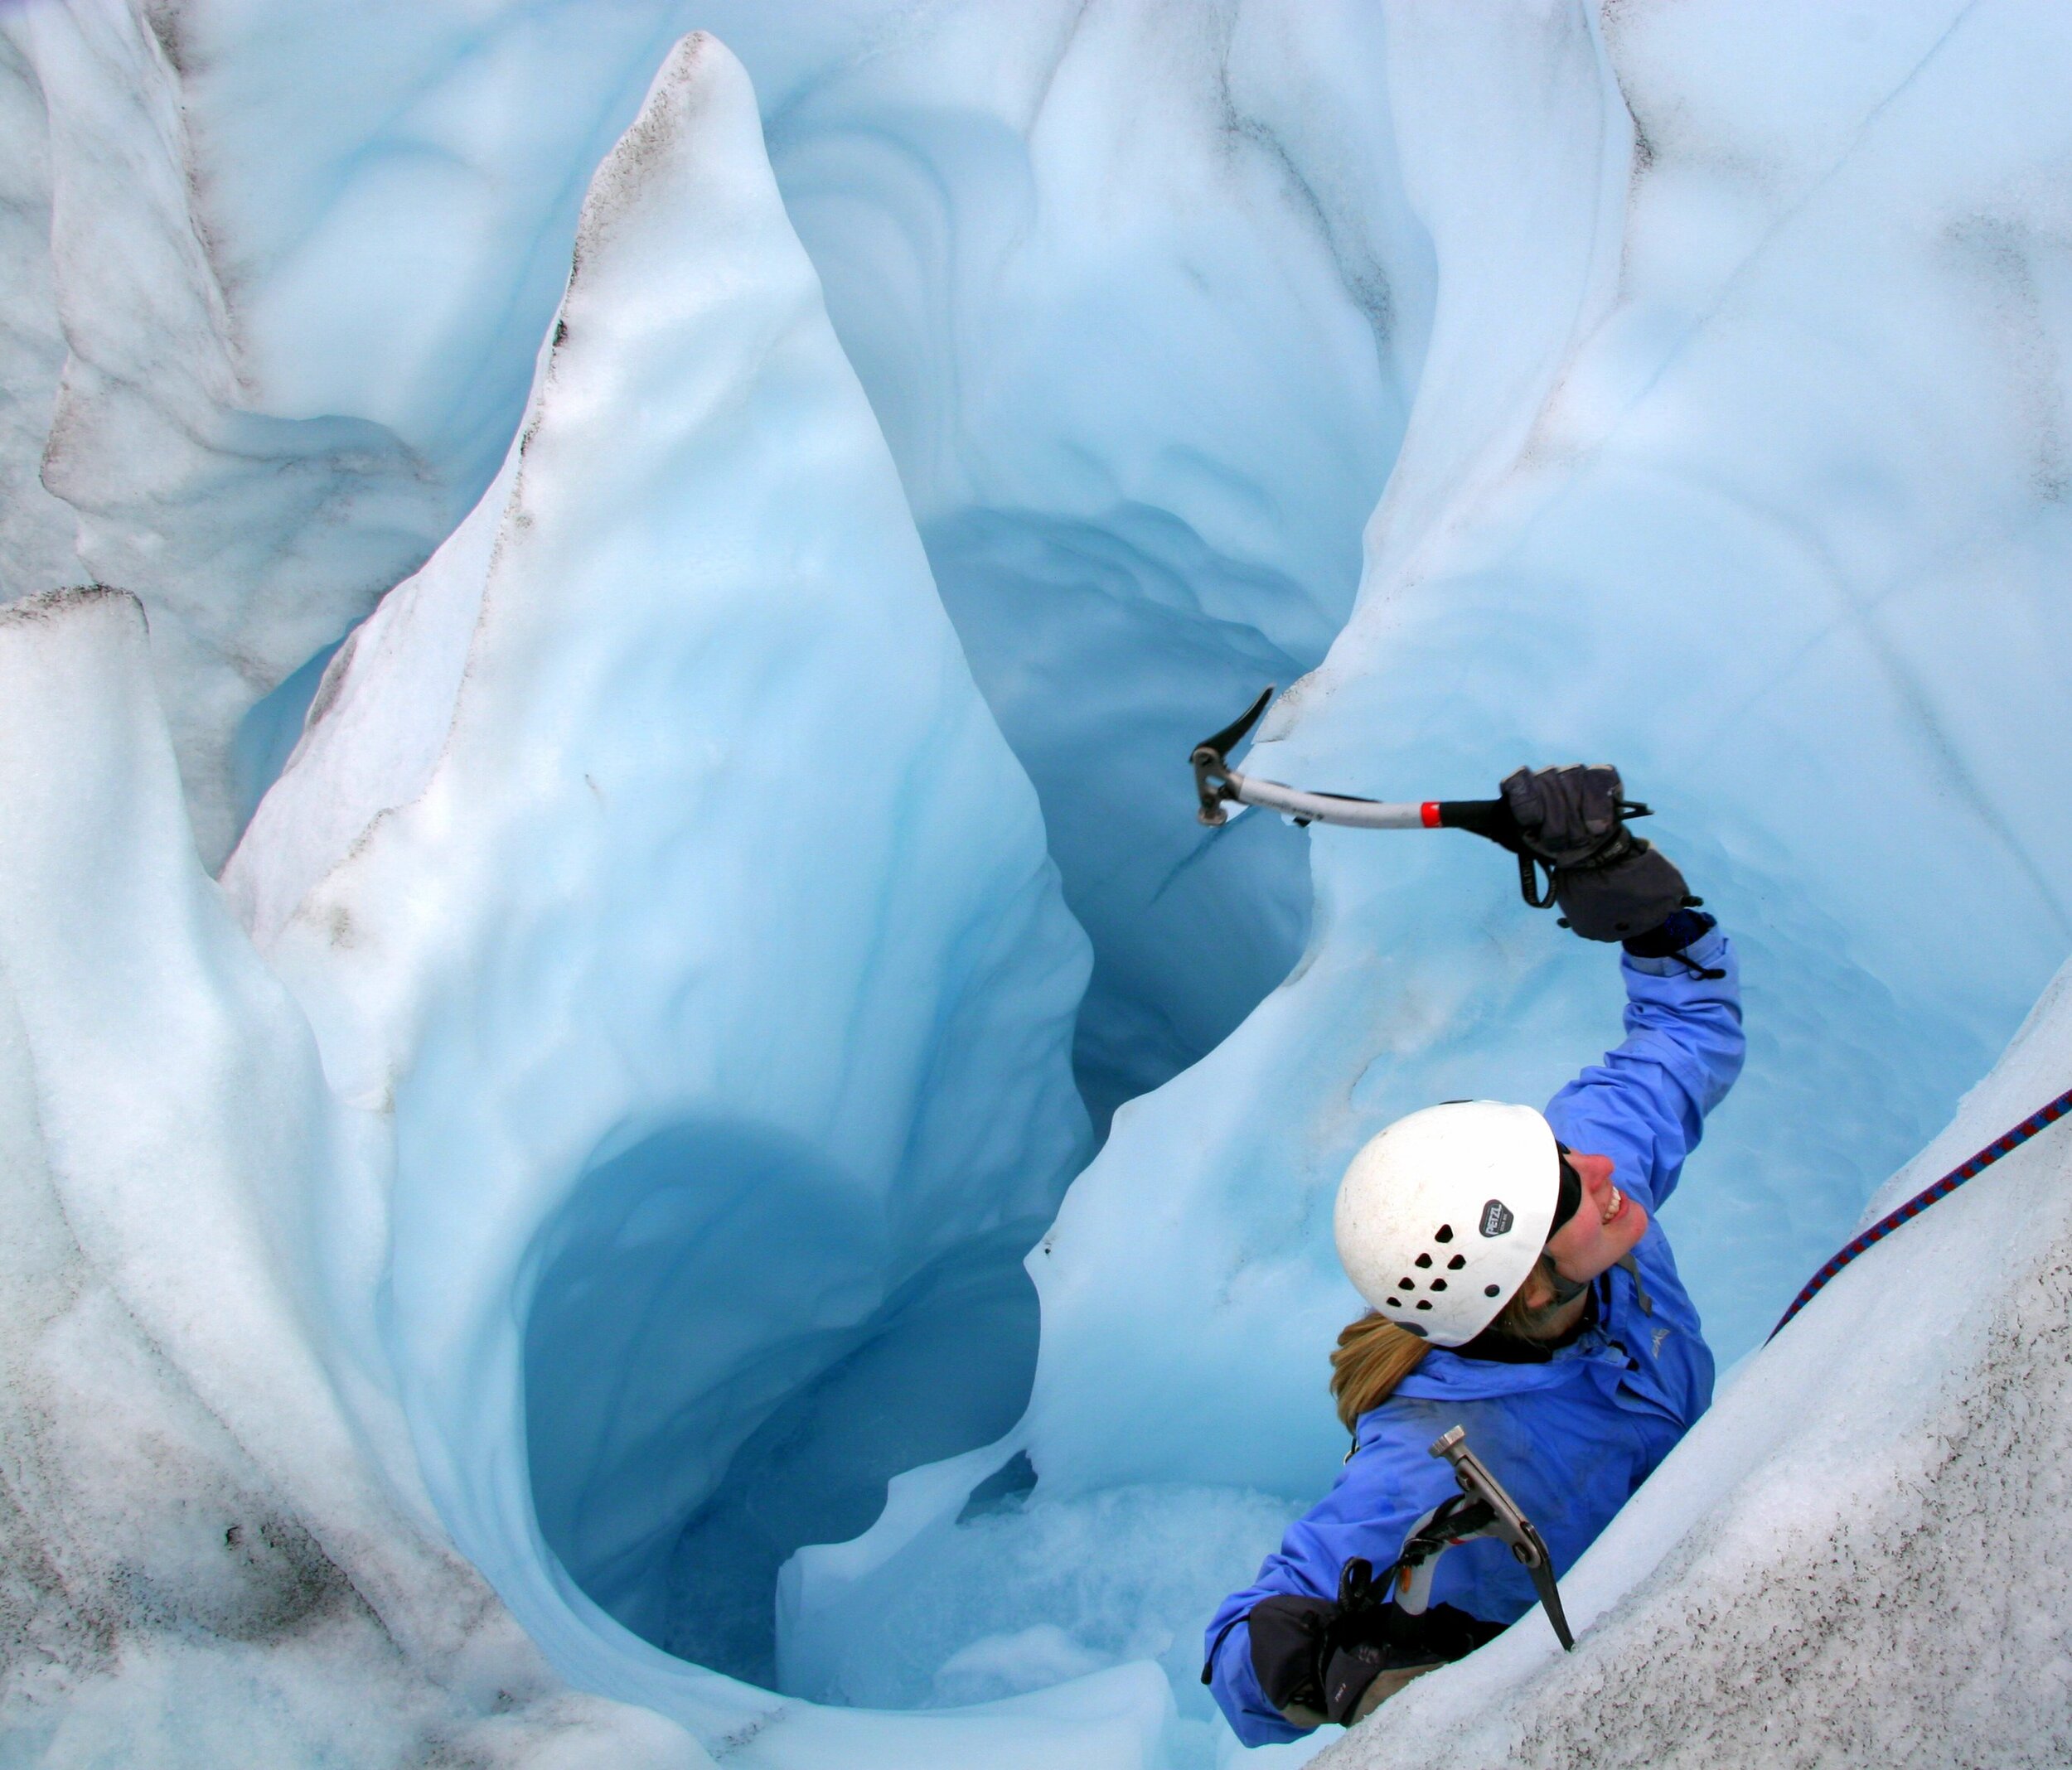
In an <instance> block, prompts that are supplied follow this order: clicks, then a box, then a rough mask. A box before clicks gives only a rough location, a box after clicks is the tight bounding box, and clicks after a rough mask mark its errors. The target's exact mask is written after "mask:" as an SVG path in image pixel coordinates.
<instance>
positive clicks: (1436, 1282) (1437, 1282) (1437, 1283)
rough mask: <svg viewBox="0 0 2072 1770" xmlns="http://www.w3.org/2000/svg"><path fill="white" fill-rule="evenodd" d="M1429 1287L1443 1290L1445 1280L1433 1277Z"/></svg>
mask: <svg viewBox="0 0 2072 1770" xmlns="http://www.w3.org/2000/svg"><path fill="white" fill-rule="evenodd" d="M1431 1288H1432V1289H1434V1290H1444V1289H1445V1288H1446V1281H1445V1279H1433V1280H1432V1281H1431Z"/></svg>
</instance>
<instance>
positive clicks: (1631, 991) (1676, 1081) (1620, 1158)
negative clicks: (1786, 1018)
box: [1547, 928, 1744, 1208]
mask: <svg viewBox="0 0 2072 1770" xmlns="http://www.w3.org/2000/svg"><path fill="white" fill-rule="evenodd" d="M1685 957H1687V959H1688V960H1690V961H1691V963H1690V964H1685V963H1684V962H1683V961H1682V960H1679V959H1673V958H1672V959H1637V958H1635V957H1634V955H1632V954H1630V953H1627V954H1624V955H1622V957H1621V959H1620V963H1619V969H1620V970H1621V972H1622V973H1623V974H1624V978H1625V982H1626V1016H1625V1018H1626V1039H1625V1042H1624V1044H1622V1045H1620V1046H1619V1048H1618V1049H1617V1050H1616V1051H1612V1052H1607V1053H1606V1054H1605V1060H1604V1062H1601V1063H1595V1064H1592V1065H1591V1066H1590V1068H1588V1069H1586V1070H1585V1071H1583V1073H1582V1074H1581V1075H1580V1076H1577V1077H1576V1080H1575V1081H1571V1083H1570V1084H1569V1085H1568V1086H1566V1088H1564V1089H1562V1090H1561V1092H1560V1093H1559V1094H1557V1095H1555V1096H1554V1098H1553V1099H1552V1100H1551V1101H1549V1102H1548V1104H1547V1120H1548V1122H1549V1123H1550V1124H1552V1125H1553V1127H1554V1132H1555V1134H1556V1136H1557V1137H1559V1138H1560V1139H1561V1141H1562V1142H1564V1143H1566V1144H1568V1145H1569V1146H1570V1147H1571V1149H1581V1150H1582V1151H1584V1152H1585V1153H1589V1154H1593V1155H1609V1156H1610V1157H1611V1158H1612V1159H1613V1161H1614V1163H1615V1164H1616V1167H1617V1169H1618V1173H1619V1184H1620V1185H1621V1186H1624V1187H1629V1188H1632V1187H1635V1186H1638V1187H1640V1188H1642V1189H1643V1190H1644V1202H1645V1203H1646V1204H1647V1205H1648V1206H1649V1207H1650V1208H1653V1207H1659V1206H1660V1205H1662V1204H1663V1202H1666V1201H1667V1200H1668V1197H1669V1195H1670V1194H1671V1193H1672V1192H1674V1191H1675V1190H1676V1186H1677V1180H1678V1179H1679V1178H1682V1173H1683V1163H1684V1160H1685V1158H1686V1157H1687V1156H1688V1155H1689V1154H1690V1153H1691V1152H1692V1150H1693V1149H1696V1148H1697V1145H1698V1139H1699V1137H1700V1135H1701V1134H1702V1130H1703V1128H1704V1122H1705V1115H1706V1114H1707V1113H1709V1112H1710V1111H1711V1110H1712V1109H1713V1108H1714V1107H1715V1106H1716V1105H1719V1103H1720V1101H1721V1100H1722V1099H1724V1098H1725V1097H1726V1091H1727V1090H1728V1089H1729V1088H1731V1087H1732V1086H1733V1085H1734V1079H1735V1077H1736V1076H1739V1075H1740V1072H1741V1059H1742V1056H1743V1052H1744V1040H1743V1038H1742V1035H1741V986H1740V967H1739V965H1737V963H1736V960H1735V956H1734V946H1733V943H1732V942H1731V941H1729V940H1728V939H1727V938H1726V936H1725V935H1724V934H1722V933H1721V931H1719V930H1718V929H1716V928H1713V929H1709V930H1707V931H1706V933H1705V934H1704V935H1703V936H1702V937H1701V938H1699V939H1698V940H1697V941H1693V942H1692V945H1690V946H1689V947H1688V948H1687V949H1686V950H1685ZM1694 970H1709V971H1710V970H1716V971H1720V972H1722V973H1724V975H1722V976H1720V977H1716V978H1709V977H1700V976H1697V975H1694V974H1693V972H1694Z"/></svg>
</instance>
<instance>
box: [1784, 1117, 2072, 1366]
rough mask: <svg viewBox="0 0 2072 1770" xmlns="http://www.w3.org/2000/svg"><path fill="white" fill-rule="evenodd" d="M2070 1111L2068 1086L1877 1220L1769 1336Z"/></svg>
mask: <svg viewBox="0 0 2072 1770" xmlns="http://www.w3.org/2000/svg"><path fill="white" fill-rule="evenodd" d="M2068 1112H2072V1088H2067V1089H2066V1090H2065V1092H2064V1093H2062V1094H2060V1095H2059V1096H2058V1097H2057V1098H2056V1099H2055V1100H2053V1101H2051V1102H2050V1105H2047V1106H2045V1107H2044V1108H2043V1109H2042V1110H2041V1111H2039V1112H2033V1113H2031V1114H2030V1115H2029V1116H2028V1117H2027V1118H2026V1119H2024V1120H2022V1121H2021V1124H2017V1125H2016V1126H2015V1128H2014V1129H2012V1130H2011V1131H2008V1132H2007V1133H2006V1134H2004V1135H2002V1136H1999V1137H1996V1138H1995V1139H1993V1140H1992V1142H1991V1143H1989V1144H1987V1145H1986V1147H1985V1148H1984V1149H1981V1150H1980V1151H1979V1152H1978V1154H1976V1155H1974V1156H1973V1157H1972V1158H1970V1159H1969V1160H1968V1161H1964V1162H1960V1163H1958V1165H1957V1166H1956V1167H1954V1168H1951V1169H1950V1171H1949V1173H1946V1174H1944V1176H1943V1178H1941V1179H1939V1180H1938V1181H1937V1182H1935V1183H1934V1185H1933V1186H1929V1187H1923V1188H1922V1190H1921V1191H1920V1192H1916V1193H1915V1195H1914V1196H1913V1197H1911V1198H1910V1199H1908V1200H1907V1202H1905V1204H1903V1205H1901V1206H1900V1207H1899V1209H1898V1210H1896V1211H1888V1212H1887V1213H1886V1215H1885V1216H1881V1217H1880V1218H1879V1219H1878V1220H1877V1221H1876V1222H1875V1223H1873V1224H1872V1225H1871V1226H1870V1227H1869V1228H1868V1229H1866V1231H1864V1232H1863V1233H1862V1234H1861V1235H1860V1236H1857V1238H1856V1240H1853V1241H1852V1242H1851V1243H1849V1245H1847V1247H1845V1248H1843V1249H1842V1250H1840V1251H1839V1252H1838V1253H1837V1254H1836V1255H1835V1256H1834V1258H1833V1259H1832V1260H1829V1261H1828V1264H1827V1265H1824V1266H1823V1267H1822V1268H1821V1269H1820V1270H1819V1271H1818V1272H1816V1273H1815V1274H1813V1276H1812V1277H1811V1278H1810V1279H1808V1280H1807V1281H1806V1286H1805V1289H1803V1290H1802V1291H1800V1292H1799V1294H1798V1295H1797V1296H1796V1297H1794V1298H1792V1302H1791V1307H1790V1308H1789V1309H1787V1310H1785V1311H1784V1313H1783V1314H1782V1315H1781V1316H1779V1318H1778V1320H1777V1325H1776V1326H1775V1327H1773V1328H1771V1329H1770V1331H1769V1337H1770V1338H1771V1339H1773V1340H1774V1339H1775V1338H1776V1337H1777V1336H1778V1335H1779V1333H1781V1332H1783V1331H1784V1324H1785V1323H1787V1322H1789V1320H1790V1319H1791V1318H1792V1317H1794V1315H1796V1314H1797V1313H1798V1312H1799V1311H1800V1310H1801V1309H1803V1308H1805V1307H1806V1305H1807V1304H1808V1303H1811V1302H1812V1301H1813V1298H1814V1297H1815V1296H1817V1295H1818V1294H1819V1292H1820V1291H1821V1289H1822V1288H1823V1286H1825V1285H1826V1284H1827V1282H1828V1279H1832V1277H1833V1276H1834V1275H1835V1274H1837V1272H1839V1271H1841V1270H1842V1268H1843V1267H1844V1266H1846V1265H1848V1264H1849V1262H1850V1261H1851V1260H1854V1259H1855V1258H1856V1257H1857V1255H1859V1254H1861V1253H1862V1252H1863V1251H1864V1250H1865V1249H1866V1248H1870V1247H1873V1246H1875V1245H1876V1244H1877V1243H1879V1242H1881V1241H1882V1240H1885V1238H1886V1236H1889V1235H1890V1234H1891V1233H1892V1231H1894V1230H1895V1229H1897V1228H1898V1227H1899V1226H1900V1224H1902V1223H1907V1222H1911V1221H1913V1220H1914V1219H1915V1217H1917V1216H1920V1214H1921V1213H1922V1212H1923V1211H1925V1210H1927V1209H1928V1207H1929V1206H1930V1205H1932V1204H1934V1202H1936V1201H1937V1200H1938V1199H1940V1198H1947V1197H1949V1195H1950V1194H1951V1193H1952V1192H1955V1191H1956V1190H1957V1189H1958V1187H1960V1186H1962V1185H1963V1183H1964V1182H1966V1181H1967V1180H1969V1179H1971V1178H1973V1177H1974V1176H1976V1175H1978V1174H1982V1173H1984V1172H1985V1171H1986V1170H1987V1168H1990V1167H1992V1164H1993V1163H1995V1162H1997V1161H1998V1160H1999V1159H2000V1158H2001V1157H2002V1156H2003V1155H2006V1154H2007V1153H2008V1152H2009V1151H2011V1150H2014V1149H2020V1148H2021V1146H2022V1144H2026V1142H2028V1140H2029V1139H2031V1137H2033V1136H2035V1135H2036V1133H2037V1132H2038V1131H2040V1130H2041V1129H2043V1128H2044V1127H2045V1125H2046V1124H2056V1123H2057V1121H2058V1120H2060V1119H2062V1118H2063V1117H2064V1116H2065V1115H2066V1114H2067V1113H2068Z"/></svg>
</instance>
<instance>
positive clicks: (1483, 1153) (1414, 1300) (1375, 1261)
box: [1334, 1100, 1561, 1346]
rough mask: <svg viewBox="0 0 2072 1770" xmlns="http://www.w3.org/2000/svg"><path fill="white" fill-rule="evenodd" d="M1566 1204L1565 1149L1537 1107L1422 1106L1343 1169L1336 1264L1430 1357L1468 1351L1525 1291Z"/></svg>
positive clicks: (1489, 1104) (1485, 1104) (1484, 1102)
mask: <svg viewBox="0 0 2072 1770" xmlns="http://www.w3.org/2000/svg"><path fill="white" fill-rule="evenodd" d="M1560 1197H1561V1146H1560V1145H1559V1144H1557V1143H1556V1141H1555V1139H1554V1131H1553V1128H1552V1126H1551V1125H1549V1124H1547V1120H1545V1119H1543V1118H1542V1117H1541V1115H1539V1114H1538V1113H1537V1112H1535V1111H1533V1110H1532V1108H1531V1107H1530V1106H1507V1105H1504V1104H1503V1102H1502V1101H1500V1100H1450V1101H1449V1102H1448V1103H1447V1104H1446V1105H1444V1106H1427V1107H1426V1109H1425V1110H1423V1111H1422V1112H1413V1113H1411V1115H1409V1116H1408V1117H1407V1118H1402V1119H1398V1120H1397V1121H1396V1122H1395V1123H1394V1124H1392V1125H1390V1126H1389V1127H1388V1128H1387V1129H1386V1130H1384V1131H1382V1133H1381V1134H1379V1135H1378V1136H1377V1137H1375V1138H1373V1139H1371V1140H1370V1141H1369V1142H1368V1144H1367V1146H1366V1147H1365V1148H1364V1149H1362V1150H1361V1151H1360V1153H1358V1155H1356V1156H1354V1157H1353V1162H1352V1165H1351V1166H1350V1167H1348V1168H1347V1169H1346V1170H1345V1178H1344V1179H1343V1180H1342V1181H1340V1182H1339V1202H1338V1210H1337V1212H1336V1214H1335V1218H1334V1228H1335V1229H1336V1231H1337V1235H1338V1244H1339V1260H1341V1261H1342V1262H1343V1264H1344V1266H1345V1274H1346V1276H1347V1277H1348V1278H1349V1279H1352V1281H1353V1289H1356V1290H1358V1292H1359V1294H1361V1295H1362V1296H1363V1297H1364V1298H1367V1300H1368V1302H1369V1303H1372V1305H1373V1306H1374V1307H1375V1308H1377V1309H1378V1310H1380V1311H1381V1313H1382V1314H1383V1315H1385V1316H1387V1318H1388V1319H1389V1320H1391V1321H1392V1322H1395V1323H1397V1324H1398V1325H1399V1326H1402V1327H1406V1328H1408V1329H1409V1330H1410V1331H1411V1332H1412V1333H1414V1334H1417V1335H1419V1336H1421V1337H1423V1338H1425V1339H1427V1340H1429V1341H1431V1343H1432V1344H1433V1345H1435V1346H1464V1345H1465V1344H1466V1343H1467V1342H1469V1341H1470V1340H1472V1339H1473V1338H1474V1337H1475V1336H1476V1335H1477V1334H1479V1333H1480V1332H1482V1330H1483V1329H1484V1327H1488V1326H1489V1323H1491V1322H1493V1321H1494V1320H1495V1319H1496V1318H1497V1315H1498V1312H1499V1311H1501V1310H1502V1308H1503V1306H1504V1304H1505V1303H1507V1302H1508V1301H1509V1300H1510V1298H1511V1296H1512V1294H1513V1292H1515V1291H1516V1290H1517V1289H1518V1287H1519V1286H1520V1285H1521V1284H1523V1283H1524V1282H1525V1279H1526V1274H1527V1273H1529V1272H1531V1271H1532V1267H1533V1265H1534V1263H1535V1262H1536V1261H1537V1260H1538V1259H1539V1257H1540V1250H1542V1248H1543V1247H1545V1246H1546V1245H1547V1232H1548V1230H1549V1228H1550V1226H1552V1223H1553V1221H1554V1212H1555V1209H1556V1203H1557V1202H1558V1201H1559V1199H1560Z"/></svg>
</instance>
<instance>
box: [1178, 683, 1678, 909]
mask: <svg viewBox="0 0 2072 1770" xmlns="http://www.w3.org/2000/svg"><path fill="white" fill-rule="evenodd" d="M1273 694H1274V691H1273V687H1272V684H1268V685H1267V687H1266V691H1265V692H1264V693H1263V694H1261V695H1260V697H1259V699H1256V701H1254V702H1253V703H1252V704H1251V707H1250V708H1247V710H1246V712H1245V713H1243V714H1242V717H1240V718H1237V719H1235V720H1233V721H1232V723H1230V724H1228V725H1227V726H1225V727H1224V728H1222V730H1221V731H1220V732H1218V733H1216V734H1215V735H1214V736H1213V737H1204V738H1203V740H1202V741H1201V742H1199V743H1198V744H1196V745H1195V746H1194V752H1193V757H1192V761H1193V767H1194V791H1195V792H1196V794H1197V795H1198V796H1199V798H1200V800H1201V811H1200V814H1199V815H1200V817H1201V820H1202V821H1203V823H1204V824H1207V825H1210V826H1211V827H1214V826H1217V825H1222V824H1223V823H1226V822H1227V821H1228V820H1229V816H1230V813H1229V812H1228V810H1226V809H1225V808H1226V807H1227V806H1229V805H1257V806H1259V807H1260V808H1261V810H1267V811H1278V812H1280V813H1281V814H1282V815H1284V816H1286V817H1291V818H1293V819H1294V820H1295V822H1296V823H1298V824H1339V825H1344V826H1345V827H1346V828H1348V829H1464V830H1467V831H1469V833H1470V834H1474V835H1478V836H1483V837H1485V838H1487V839H1489V841H1491V842H1493V843H1495V844H1497V845H1498V847H1500V848H1507V849H1510V850H1511V852H1512V853H1513V854H1523V844H1521V843H1520V841H1519V840H1518V823H1517V821H1516V820H1514V819H1513V817H1512V815H1511V809H1510V807H1509V806H1508V805H1505V804H1504V802H1503V800H1501V799H1421V800H1385V799H1360V798H1357V797H1355V796H1353V795H1351V794H1348V793H1311V792H1305V791H1303V790H1302V789H1301V788H1300V787H1295V786H1282V785H1281V783H1280V781H1265V780H1261V778H1260V777H1259V776H1256V775H1247V774H1240V773H1239V772H1238V771H1237V770H1236V769H1234V768H1232V767H1231V766H1230V752H1232V750H1234V749H1236V748H1237V746H1238V745H1239V744H1240V743H1242V742H1244V740H1245V738H1246V737H1247V735H1248V734H1249V733H1250V732H1251V728H1252V727H1253V726H1255V725H1256V724H1257V723H1259V720H1260V716H1261V714H1263V713H1265V712H1266V706H1267V704H1268V703H1269V702H1270V701H1271V700H1272V699H1273ZM1619 815H1621V816H1622V817H1627V818H1634V817H1645V816H1647V815H1648V808H1647V806H1645V805H1634V804H1624V805H1620V807H1619ZM1527 901H1528V902H1537V899H1535V898H1533V897H1532V892H1531V891H1530V889H1529V888H1528V890H1527Z"/></svg>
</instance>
